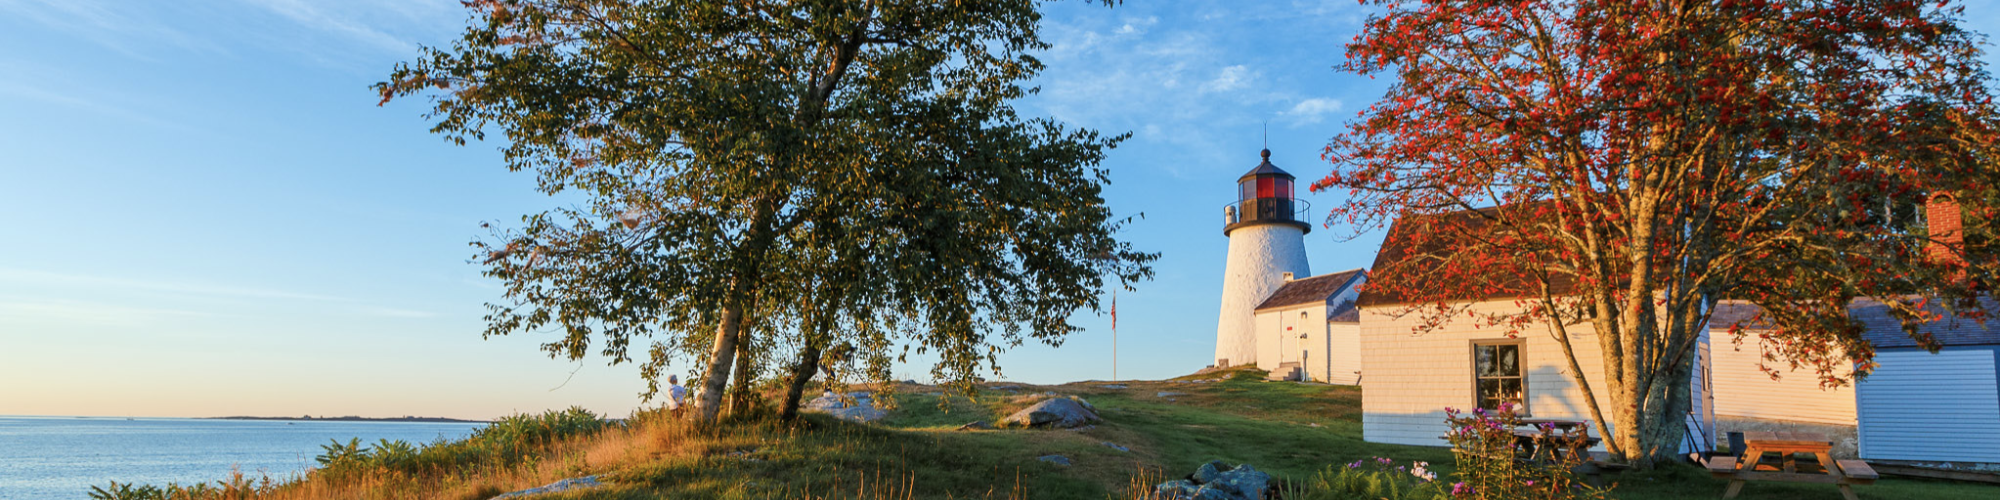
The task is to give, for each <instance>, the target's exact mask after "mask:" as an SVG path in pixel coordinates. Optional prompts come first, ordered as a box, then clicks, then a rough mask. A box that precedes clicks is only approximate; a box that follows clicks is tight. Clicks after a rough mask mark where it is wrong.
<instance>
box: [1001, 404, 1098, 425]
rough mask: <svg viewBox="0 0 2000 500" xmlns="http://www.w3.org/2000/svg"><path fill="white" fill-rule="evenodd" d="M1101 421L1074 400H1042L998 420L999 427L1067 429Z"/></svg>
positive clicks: (1095, 414)
mask: <svg viewBox="0 0 2000 500" xmlns="http://www.w3.org/2000/svg"><path fill="white" fill-rule="evenodd" d="M1102 421H1104V419H1102V418H1098V417H1097V413H1096V412H1092V411H1090V408H1087V407H1085V406H1084V405H1083V403H1080V402H1078V401H1076V400H1074V399H1070V398H1049V399H1044V400H1042V402H1040V403H1035V405H1034V406H1030V407H1028V408H1027V409H1025V410H1021V411H1017V412H1014V414H1013V415H1008V416H1007V418H1003V419H1000V426H1001V427H1054V428H1058V429H1068V428H1072V427H1077V426H1081V425H1084V424H1089V423H1091V422H1102Z"/></svg>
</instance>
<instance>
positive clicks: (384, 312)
mask: <svg viewBox="0 0 2000 500" xmlns="http://www.w3.org/2000/svg"><path fill="white" fill-rule="evenodd" d="M359 311H360V312H361V313H362V314H366V315H369V316H380V317H384V318H435V317H438V313H434V312H430V311H418V310H414V309H397V308H393V307H363V308H360V309H359Z"/></svg>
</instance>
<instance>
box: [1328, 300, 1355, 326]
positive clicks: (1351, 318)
mask: <svg viewBox="0 0 2000 500" xmlns="http://www.w3.org/2000/svg"><path fill="white" fill-rule="evenodd" d="M1326 322H1328V323H1360V322H1361V308H1359V307H1354V301H1352V300H1343V301H1340V305H1336V306H1333V314H1329V315H1327V316H1326Z"/></svg>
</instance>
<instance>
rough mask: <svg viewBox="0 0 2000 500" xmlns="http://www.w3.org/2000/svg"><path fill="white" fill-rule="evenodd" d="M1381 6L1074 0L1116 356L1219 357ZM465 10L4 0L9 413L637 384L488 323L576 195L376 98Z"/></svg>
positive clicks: (1075, 73) (1327, 265) (573, 396)
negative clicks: (537, 221) (1257, 193)
mask: <svg viewBox="0 0 2000 500" xmlns="http://www.w3.org/2000/svg"><path fill="white" fill-rule="evenodd" d="M1970 8H1971V9H1972V12H1970V13H1969V14H1968V18H1969V20H1968V22H1967V24H1968V25H1970V26H1971V27H1973V28H1974V29H1978V30H1981V31H1992V30H1993V29H1994V28H1995V27H2000V23H1996V15H1995V14H1994V12H1995V10H1996V9H1995V8H1994V7H1992V6H1988V5H1984V4H1975V5H1972V6H1970ZM1365 15H1366V11H1364V10H1362V7H1359V6H1357V5H1355V4H1354V3H1353V2H1349V1H1335V2H1317V1H1294V2H1286V1H1143V0H1139V1H1131V2H1127V4H1126V5H1124V6H1122V7H1119V8H1116V9H1105V8H1103V7H1099V6H1093V5H1089V4H1085V3H1083V2H1058V3H1055V4H1052V5H1051V6H1050V7H1049V9H1048V12H1047V17H1046V19H1045V22H1046V27H1045V30H1046V31H1045V36H1046V38H1047V39H1048V40H1049V41H1050V42H1052V43H1054V44H1055V47H1054V48H1053V49H1051V50H1050V51H1048V52H1047V53H1046V54H1043V60H1044V61H1045V62H1047V63H1048V66H1049V68H1048V71H1047V72H1045V73H1044V74H1043V76H1042V78H1040V79H1039V81H1038V82H1037V84H1039V85H1040V86H1041V87H1042V92H1041V93H1040V94H1039V95H1036V96H1033V97H1031V98H1029V99H1026V100H1024V101H1023V102H1021V103H1019V107H1020V109H1021V111H1022V112H1023V113H1024V114H1026V115H1029V116H1049V117H1053V118H1056V119H1058V120H1062V121H1064V122H1067V123H1069V124H1071V125H1074V126H1081V127H1090V128H1095V129H1098V130H1100V131H1104V132H1107V133H1118V132H1125V131H1130V132H1132V133H1133V134H1134V135H1133V138H1132V139H1131V140H1129V141H1127V142H1126V143H1125V144H1124V145H1123V146H1122V147H1120V148H1119V149H1117V150H1116V151H1114V152H1113V153H1112V154H1111V156H1110V159H1109V160H1108V161H1107V162H1106V165H1107V166H1108V167H1109V168H1110V169H1111V171H1112V179H1113V184H1112V185H1111V186H1110V187H1109V189H1108V191H1107V196H1108V198H1109V200H1110V202H1111V205H1112V207H1113V209H1114V210H1115V211H1117V212H1118V214H1119V215H1121V216H1123V215H1138V214H1144V216H1145V219H1143V220H1142V221H1140V222H1138V223H1137V224H1135V225H1133V226H1132V227H1131V228H1130V230H1129V231H1128V232H1127V233H1126V234H1125V237H1126V238H1128V239H1129V240H1131V241H1133V242H1134V243H1136V244H1137V245H1138V246H1139V247H1140V248H1141V249H1145V250H1148V251H1156V252H1161V253H1162V254H1163V257H1162V259H1161V260H1160V261H1159V262H1158V264H1157V266H1156V269H1157V270H1158V272H1159V276H1158V278H1157V279H1156V280H1154V281H1151V282H1146V283H1140V284H1139V285H1138V286H1139V291H1138V292H1127V293H1121V294H1120V296H1119V312H1120V315H1119V316H1120V318H1119V319H1120V321H1119V323H1120V324H1119V337H1120V338H1119V341H1120V342H1119V348H1120V353H1119V359H1120V363H1119V376H1120V377H1122V378H1162V377H1170V376H1176V375H1181V374H1185V373H1188V372H1191V371H1193V370H1195V369H1198V368H1200V367H1201V366H1203V365H1205V364H1208V363H1209V362H1210V359H1209V358H1210V357H1211V355H1212V354H1213V349H1214V332H1215V320H1216V313H1217V309H1218V305H1219V295H1220V288H1221V278H1222V265H1223V261H1222V259H1223V256H1224V254H1225V250H1226V247H1227V243H1228V242H1227V240H1226V239H1225V238H1224V237H1223V236H1222V234H1221V226H1222V224H1221V219H1222V217H1221V206H1222V205H1223V204H1224V203H1226V202H1228V201H1230V199H1231V197H1232V187H1231V183H1232V182H1233V181H1234V179H1235V177H1236V176H1237V175H1239V174H1241V173H1242V172H1243V171H1246V170H1248V169H1249V168H1250V167H1251V166H1253V165H1255V164H1256V162H1257V150H1258V149H1259V148H1260V146H1261V144H1262V130H1263V127H1264V126H1265V125H1264V124H1265V123H1266V122H1268V123H1269V134H1270V145H1271V149H1272V160H1273V161H1274V162H1275V163H1277V164H1278V165H1279V166H1281V167H1283V168H1286V169H1288V170H1290V171H1291V172H1293V173H1294V174H1297V175H1299V176H1300V177H1301V178H1304V179H1312V178H1316V177H1318V176H1319V175H1321V174H1323V173H1324V172H1325V171H1326V170H1327V167H1326V165H1324V164H1323V163H1321V162H1319V159H1318V151H1319V149H1320V147H1321V146H1322V145H1324V144H1325V141H1326V139H1327V138H1328V137H1330V136H1332V135H1333V134H1335V133H1336V132H1337V131H1338V129H1339V127H1340V124H1341V123H1342V122H1343V121H1344V120H1346V119H1347V118H1348V117H1351V116H1352V115H1353V114H1354V113H1355V111H1356V110H1358V109H1361V108H1364V107H1366V105H1367V103H1369V102H1370V101H1372V100H1373V99H1374V98H1375V97H1377V96H1379V95H1380V93H1381V92H1382V90H1383V88H1384V85H1385V83H1384V82H1382V81H1376V80H1369V79H1366V78H1360V77H1356V76H1353V75H1347V74H1342V73H1338V72H1337V71H1335V70H1334V69H1333V66H1334V65H1335V64H1338V63H1339V62H1340V61H1341V60H1342V59H1343V58H1342V56H1341V50H1342V47H1341V45H1342V44H1343V43H1345V42H1346V41H1348V40H1349V39H1350V38H1352V37H1353V36H1354V34H1355V32H1356V29H1357V27H1358V25H1359V23H1360V22H1361V20H1362V19H1364V17H1365ZM464 20H465V15H464V12H463V11H462V10H461V8H460V7H459V5H458V2H456V1H455V0H348V1H341V2H326V1H308V0H186V1H177V2H152V1H142V0H124V1H113V0H0V415H143V416H219V415H299V414H312V415H350V414H358V415H371V416H396V415H432V416H454V417H466V418H487V417H493V416H497V415H503V414H507V413H511V412H516V411H540V410H543V409H548V408H560V407H566V406H569V405H582V406H585V407H587V408H591V409H593V410H597V411H600V412H604V413H609V414H613V415H623V414H625V413H626V412H628V411H630V410H631V409H632V408H634V407H635V406H637V405H638V404H639V401H638V400H637V397H636V396H637V394H638V392H640V391H641V390H642V389H643V387H644V386H643V383H642V382H641V381H640V380H639V377H638V375H637V371H636V369H635V368H633V367H632V366H630V365H625V366H605V362H604V361H605V360H603V359H596V358H593V359H587V360H585V361H583V362H581V363H577V362H570V361H563V360H551V359H548V358H547V357H545V356H543V355H542V354H541V353H540V352H539V351H537V350H536V348H535V346H536V344H537V343H539V342H540V341H541V340H542V339H540V338H537V337H536V336H534V335H526V336H515V337H506V338H495V339H488V340H481V339H480V336H479V334H480V331H481V329H482V327H483V323H482V321H481V315H482V314H483V312H484V310H483V308H482V304H484V303H486V302H490V301H496V300H499V299H500V296H499V288H498V286H497V285H496V284H495V283H493V282H491V281H489V280H486V279H484V278H481V277H480V276H479V268H478V267H477V266H475V265H472V264H470V263H468V259H469V258H471V256H472V250H471V249H470V248H468V247H467V245H466V244H467V242H469V241H471V240H472V239H473V238H475V237H477V236H479V235H481V234H483V233H482V232H481V231H480V230H479V228H478V225H479V223H480V222H483V221H495V222H501V223H511V222H512V221H515V220H518V217H519V216H520V215H522V214H526V213H531V212H536V211H540V210H544V209H547V208H549V207H553V206H557V205H561V204H566V203H570V202H571V201H573V200H566V199H561V198H550V197H547V196H543V195H540V194H538V193H536V192H535V191H534V189H533V187H534V181H533V179H532V178H531V177H530V176H529V175H526V174H515V173H509V172H507V171H506V169H505V168H503V167H502V165H501V163H500V161H499V155H498V154H497V152H496V148H498V147H500V144H497V143H492V142H488V143H473V144H469V145H468V146H465V147H457V146H452V145H448V144H446V143H444V142H443V141H442V140H440V138H438V137H436V136H433V135H431V134H429V133H428V132H427V129H428V127H429V123H428V122H426V121H425V120H424V119H423V118H422V116H421V114H422V112H423V107H424V106H423V104H424V103H423V102H421V100H405V101H399V102H396V103H391V104H390V105H388V106H385V107H377V106H376V105H375V103H376V100H377V97H376V95H375V94H373V93H372V92H370V91H369V90H368V88H367V86H368V85H369V84H371V83H374V82H376V81H379V80H381V79H383V77H384V76H386V74H387V72H388V70H389V68H390V66H391V65H392V64H394V63H395V62H398V61H403V60H408V59H410V58H412V57H413V56H415V55H416V48H417V47H418V46H420V45H443V44H448V43H449V41H450V40H451V39H452V38H453V37H454V36H455V35H456V34H457V32H458V28H459V27H460V26H462V24H463V22H464ZM1991 59H1992V58H1991V57H1989V60H1991ZM1302 197H1304V198H1306V199H1307V200H1309V201H1310V202H1312V203H1313V204H1314V205H1315V206H1316V207H1319V208H1321V209H1323V208H1324V207H1327V206H1331V205H1332V204H1335V203H1339V202H1340V200H1339V199H1338V198H1337V197H1334V196H1329V195H1304V194H1302ZM1321 213H1322V214H1323V213H1324V212H1323V210H1322V212H1321ZM1349 234H1351V231H1349V230H1347V229H1345V228H1333V229H1318V230H1315V231H1314V232H1313V233H1312V234H1311V235H1309V236H1307V246H1308V249H1309V252H1310V253H1311V258H1312V269H1313V271H1314V272H1315V273H1326V272H1333V271H1339V270H1344V269H1351V268H1356V267H1363V266H1366V265H1367V264H1368V263H1369V262H1370V261H1372V260H1373V258H1374V249H1375V246H1376V244H1377V243H1378V242H1379V239H1380V236H1379V234H1364V235H1361V237H1359V238H1358V239H1354V240H1351V241H1347V240H1344V239H1342V238H1340V237H1341V236H1345V235H1349ZM1075 322H1076V323H1078V324H1080V325H1082V326H1084V327H1086V328H1087V330H1086V331H1084V332H1082V333H1080V334H1077V335H1075V336H1073V337H1071V338H1070V339H1069V340H1068V341H1067V342H1065V343H1064V344H1063V346H1062V347H1061V348H1049V347H1044V346H1039V345H1031V346H1024V347H1021V348H1018V349H1015V350H1013V351H1011V352H1009V353H1007V354H1005V355H1004V356H1003V357H1002V367H1003V369H1004V370H1005V373H1004V375H1005V378H1007V379H1011V380H1019V381H1026V382H1036V383H1056V382H1065V381H1074V380H1085V379H1109V378H1111V366H1110V365H1111V363H1110V360H1111V354H1110V351H1111V336H1110V331H1109V328H1108V326H1109V321H1108V319H1107V318H1104V317H1101V316H1091V315H1087V314H1085V315H1079V316H1078V317H1076V318H1075ZM688 366H689V364H688V363H685V362H681V363H677V364H675V365H674V367H673V369H674V370H675V371H680V372H684V371H685V370H686V369H687V367H688ZM927 372H928V367H926V366H911V367H907V368H905V369H904V370H902V371H901V372H900V373H899V375H902V376H906V377H912V378H926V376H925V374H926V373H927Z"/></svg>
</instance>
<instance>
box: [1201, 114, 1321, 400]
mask: <svg viewBox="0 0 2000 500" xmlns="http://www.w3.org/2000/svg"><path fill="white" fill-rule="evenodd" d="M1263 156H1264V161H1263V163H1259V164H1258V165H1257V168H1254V169H1251V170H1250V173H1247V174H1243V177H1240V178H1237V179H1236V202H1235V203H1231V204H1229V205H1228V206H1227V207H1224V208H1223V224H1224V225H1223V227H1222V235H1223V236H1227V237H1229V263H1228V265H1226V266H1224V267H1223V271H1222V316H1221V318H1220V319H1219V320H1217V321H1216V324H1215V366H1216V367H1218V368H1219V367H1223V366H1235V365H1253V366H1254V365H1256V364H1257V337H1256V335H1255V334H1256V318H1255V314H1256V309H1257V304H1259V303H1262V302H1263V301H1264V299H1265V298H1267V297H1270V296H1271V293H1272V292H1275V291H1277V290H1278V287H1281V286H1284V284H1285V282H1286V281H1288V280H1290V279H1291V278H1292V277H1299V278H1304V277H1307V276H1312V271H1311V269H1310V268H1309V267H1307V266H1306V233H1307V232H1309V231H1311V230H1312V226H1311V225H1308V224H1306V223H1305V222H1303V221H1301V220H1300V217H1299V214H1300V213H1301V212H1303V211H1304V210H1305V208H1306V204H1305V202H1303V201H1300V200H1297V199H1294V198H1292V180H1293V179H1294V177H1292V174H1289V173H1285V171H1284V170H1280V169H1278V166H1277V165H1272V164H1271V150H1269V149H1266V150H1264V153H1263Z"/></svg>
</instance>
